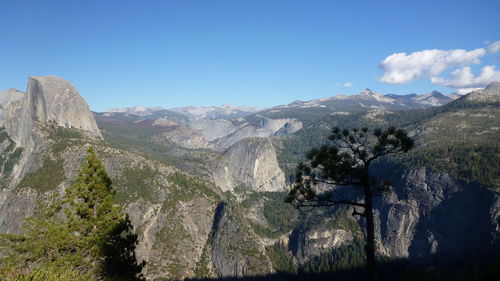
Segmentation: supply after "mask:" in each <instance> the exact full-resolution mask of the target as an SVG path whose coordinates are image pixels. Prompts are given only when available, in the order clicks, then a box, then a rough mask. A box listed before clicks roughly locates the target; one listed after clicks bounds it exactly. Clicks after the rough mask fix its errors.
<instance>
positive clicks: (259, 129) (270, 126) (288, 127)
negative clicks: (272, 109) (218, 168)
mask: <svg viewBox="0 0 500 281" xmlns="http://www.w3.org/2000/svg"><path fill="white" fill-rule="evenodd" d="M301 128H302V122H300V121H298V120H296V119H288V118H283V119H270V118H263V119H260V121H259V122H258V124H257V125H255V124H249V123H244V124H242V125H240V126H239V127H238V128H237V129H235V130H234V132H233V133H231V134H229V135H226V136H224V137H221V138H218V139H216V140H214V142H215V143H217V144H218V145H220V146H222V147H230V146H231V145H233V144H235V143H236V142H238V141H240V140H242V139H245V138H249V137H264V138H270V137H273V136H281V135H288V134H292V133H295V132H296V131H298V130H300V129H301Z"/></svg>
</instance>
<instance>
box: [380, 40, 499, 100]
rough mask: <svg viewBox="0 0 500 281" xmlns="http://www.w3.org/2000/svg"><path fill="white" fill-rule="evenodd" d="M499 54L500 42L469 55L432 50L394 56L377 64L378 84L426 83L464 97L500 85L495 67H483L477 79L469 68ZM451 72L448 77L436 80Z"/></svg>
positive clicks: (460, 52) (453, 51)
mask: <svg viewBox="0 0 500 281" xmlns="http://www.w3.org/2000/svg"><path fill="white" fill-rule="evenodd" d="M499 51H500V41H496V42H494V43H491V44H490V45H489V46H487V47H485V48H477V49H474V50H470V51H467V50H463V49H454V50H438V49H432V50H423V51H418V52H413V53H410V54H406V53H394V54H392V55H390V56H388V57H386V58H385V59H384V60H383V61H382V62H381V63H380V68H381V69H382V70H383V74H382V75H381V76H380V78H379V80H380V82H383V83H387V84H404V83H408V82H411V81H413V80H416V79H428V80H429V81H430V82H431V83H433V84H435V85H440V86H447V87H451V88H455V89H456V90H457V91H458V92H459V93H461V94H464V93H468V92H471V91H474V90H476V89H480V88H484V87H486V86H487V85H488V84H489V83H491V82H493V81H500V71H499V70H496V69H495V67H496V65H486V66H482V67H481V69H480V70H479V73H478V74H477V75H475V74H474V73H473V70H472V68H471V66H472V65H479V64H480V63H481V58H483V57H484V56H486V55H491V54H496V53H498V52H499ZM450 70H451V72H450V73H449V74H447V75H446V76H447V77H440V76H439V75H442V74H443V73H445V72H446V71H450Z"/></svg>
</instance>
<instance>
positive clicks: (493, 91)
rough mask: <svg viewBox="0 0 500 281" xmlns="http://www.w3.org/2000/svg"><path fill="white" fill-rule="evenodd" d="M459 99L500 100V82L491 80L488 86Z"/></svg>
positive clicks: (476, 100) (475, 100) (473, 100)
mask: <svg viewBox="0 0 500 281" xmlns="http://www.w3.org/2000/svg"><path fill="white" fill-rule="evenodd" d="M458 100H466V101H470V102H500V82H496V81H494V82H491V83H490V84H489V85H488V87H486V88H484V89H482V90H477V91H473V92H471V93H469V94H467V95H465V96H463V97H462V98H460V99H458Z"/></svg>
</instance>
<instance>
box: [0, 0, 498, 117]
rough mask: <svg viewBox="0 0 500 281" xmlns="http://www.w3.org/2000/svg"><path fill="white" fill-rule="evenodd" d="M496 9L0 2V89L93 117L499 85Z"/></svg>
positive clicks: (313, 0) (485, 5)
mask: <svg viewBox="0 0 500 281" xmlns="http://www.w3.org/2000/svg"><path fill="white" fill-rule="evenodd" d="M498 11H500V1H499V0H475V1H460V0H454V1H440V0H433V1H401V0H394V1H383V0H377V1H372V0H370V1H334V0H325V1H319V0H302V1H298V0H297V1H296V0H227V1H219V0H213V1H212V0H163V1H150V0H141V1H139V0H137V1H126V0H71V1H67V0H43V1H40V0H32V1H25V0H0V18H1V19H2V24H1V25H0V90H4V89H7V88H17V89H19V90H22V91H25V90H26V85H27V79H28V77H29V76H42V75H56V76H60V77H63V78H65V79H67V80H68V81H70V82H71V83H72V84H73V85H74V86H75V87H76V88H77V90H78V91H79V93H80V94H81V95H82V96H83V97H84V98H85V99H86V100H87V102H88V103H89V106H90V108H91V109H92V110H94V111H105V110H106V109H108V108H116V107H129V106H136V105H141V106H161V107H164V108H172V107H180V106H188V105H196V106H200V105H201V106H213V105H222V104H233V105H247V106H255V107H270V106H274V105H280V104H287V103H290V102H293V101H295V100H311V99H315V98H321V97H330V96H334V95H336V94H347V95H353V94H357V93H359V92H361V91H362V90H363V89H365V88H370V89H372V90H373V91H376V92H380V93H383V94H386V93H396V94H408V93H419V94H422V93H428V92H431V91H432V90H438V91H441V92H443V93H452V92H461V93H465V92H467V91H469V90H471V89H476V88H481V87H484V86H485V85H487V84H488V83H489V82H491V81H493V80H500V16H499V15H498Z"/></svg>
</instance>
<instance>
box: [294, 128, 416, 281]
mask: <svg viewBox="0 0 500 281" xmlns="http://www.w3.org/2000/svg"><path fill="white" fill-rule="evenodd" d="M372 139H374V140H375V141H373V142H372ZM329 140H330V141H331V143H330V144H328V145H323V146H321V147H319V148H313V149H311V150H310V151H309V152H308V153H307V162H302V163H299V164H298V165H297V169H296V173H295V183H294V185H293V187H292V189H291V190H290V192H289V196H288V197H287V198H286V200H285V202H287V203H290V204H292V205H293V206H295V207H297V208H304V207H312V208H314V207H332V206H337V205H349V206H352V208H353V209H354V211H353V215H358V216H360V217H362V218H363V219H364V220H365V222H366V266H367V272H368V274H369V276H370V280H375V279H376V269H375V263H376V260H375V224H374V214H373V197H374V196H376V195H377V194H379V193H380V192H383V191H384V190H385V189H387V187H388V186H389V185H390V184H388V183H386V182H385V181H381V182H380V181H378V180H377V179H376V178H375V177H374V176H371V175H370V173H371V170H370V165H371V163H373V161H375V160H376V159H379V158H383V157H384V156H387V155H391V154H399V153H405V152H407V151H408V150H410V149H412V148H413V140H412V139H411V138H410V137H408V135H407V133H406V131H405V130H403V129H396V128H394V127H389V128H387V129H386V130H382V129H374V130H373V131H370V130H369V129H368V128H366V127H364V128H361V129H357V128H354V129H352V130H349V129H346V128H344V129H340V128H338V127H335V128H333V130H332V134H331V135H330V137H329ZM320 183H322V184H325V185H326V186H328V188H326V189H325V188H324V187H323V190H324V191H321V192H317V189H316V188H315V186H317V185H318V184H320ZM337 186H351V188H353V187H354V188H359V190H361V191H362V194H363V196H362V199H363V203H359V202H357V201H353V200H352V199H346V198H344V197H343V196H341V195H339V194H338V193H337V192H336V187H337Z"/></svg>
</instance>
